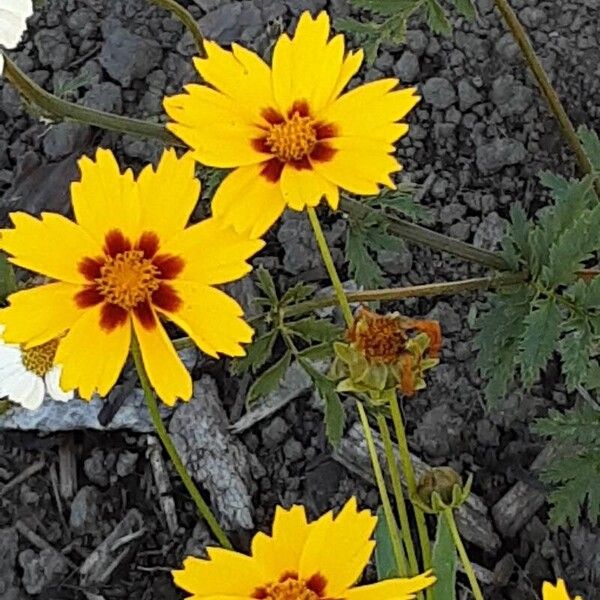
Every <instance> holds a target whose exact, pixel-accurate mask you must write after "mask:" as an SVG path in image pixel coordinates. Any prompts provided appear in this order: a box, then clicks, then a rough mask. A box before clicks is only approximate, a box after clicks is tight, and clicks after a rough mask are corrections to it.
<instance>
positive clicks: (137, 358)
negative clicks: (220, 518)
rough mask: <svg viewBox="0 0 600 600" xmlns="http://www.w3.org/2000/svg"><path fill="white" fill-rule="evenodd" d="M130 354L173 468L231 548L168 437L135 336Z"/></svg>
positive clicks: (213, 527) (200, 510)
mask: <svg viewBox="0 0 600 600" xmlns="http://www.w3.org/2000/svg"><path fill="white" fill-rule="evenodd" d="M131 355H132V356H133V360H134V362H135V368H136V369H137V372H138V374H139V377H140V382H141V384H142V389H143V390H144V397H145V399H146V404H147V405H148V412H149V413H150V418H151V419H152V423H153V424H154V427H155V429H156V433H158V437H159V438H160V441H161V442H162V444H163V446H164V448H165V450H166V451H167V454H168V455H169V458H170V459H171V461H172V463H173V466H174V467H175V470H176V471H177V473H178V474H179V477H181V480H182V481H183V484H184V485H185V487H186V489H187V491H188V493H189V495H190V496H191V498H192V500H193V501H194V503H195V504H196V507H197V508H198V512H199V513H200V515H201V516H202V517H203V518H204V520H205V521H206V523H207V524H208V526H209V527H210V530H211V531H212V532H213V534H214V536H215V538H216V539H217V540H218V542H219V543H220V544H221V546H223V548H228V549H231V543H230V542H229V539H228V538H227V535H226V533H225V532H224V531H223V529H222V528H221V526H220V525H219V523H218V522H217V519H216V518H215V516H214V515H213V513H212V511H211V510H210V507H209V506H208V504H206V502H205V501H204V498H202V495H201V494H200V492H199V491H198V488H197V487H196V485H195V484H194V482H193V481H192V478H191V477H190V474H189V473H188V471H187V469H186V468H185V465H184V464H183V461H182V460H181V457H180V456H179V454H178V452H177V449H176V448H175V445H174V444H173V442H172V440H171V438H170V437H169V433H168V432H167V429H166V427H165V425H164V423H163V422H162V419H161V416H160V412H159V410H158V404H157V403H156V396H155V394H154V390H153V389H152V385H151V384H150V380H149V379H148V374H147V373H146V368H145V367H144V361H143V360H142V355H141V353H140V347H139V344H138V341H137V339H136V338H135V336H133V338H132V340H131Z"/></svg>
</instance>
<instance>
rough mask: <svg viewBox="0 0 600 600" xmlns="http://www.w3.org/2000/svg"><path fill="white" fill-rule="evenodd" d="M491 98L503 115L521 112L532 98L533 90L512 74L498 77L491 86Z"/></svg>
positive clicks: (529, 103)
mask: <svg viewBox="0 0 600 600" xmlns="http://www.w3.org/2000/svg"><path fill="white" fill-rule="evenodd" d="M491 99H492V101H493V102H494V104H495V105H496V106H497V107H498V112H499V113H500V114H501V115H502V116H503V117H508V116H511V115H520V114H523V113H524V112H525V111H526V110H527V109H528V108H529V107H530V106H531V102H532V100H533V92H532V91H531V90H530V89H529V88H528V87H526V86H524V85H523V84H522V83H520V82H519V81H517V80H515V78H514V77H513V76H512V75H502V76H501V77H498V78H497V79H496V80H495V81H494V83H493V86H492V93H491Z"/></svg>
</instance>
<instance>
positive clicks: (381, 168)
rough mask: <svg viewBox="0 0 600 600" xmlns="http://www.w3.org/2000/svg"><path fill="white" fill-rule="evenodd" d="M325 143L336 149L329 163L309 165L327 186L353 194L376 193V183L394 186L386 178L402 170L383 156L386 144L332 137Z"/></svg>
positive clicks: (377, 189)
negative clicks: (327, 183)
mask: <svg viewBox="0 0 600 600" xmlns="http://www.w3.org/2000/svg"><path fill="white" fill-rule="evenodd" d="M329 143H330V145H331V146H332V147H334V148H335V149H336V150H337V152H336V153H335V154H334V155H333V157H332V158H331V160H329V161H323V162H318V161H313V163H312V164H313V168H314V169H315V171H317V173H319V174H320V175H322V176H323V177H325V178H326V179H328V180H329V181H330V182H331V183H334V184H336V185H338V186H339V187H341V188H343V189H345V190H348V191H349V192H352V193H354V194H377V193H379V185H380V184H382V185H386V186H387V187H389V188H392V189H393V188H394V187H395V185H394V182H393V181H392V179H391V178H390V175H391V174H392V173H395V172H397V171H399V170H400V169H401V168H402V167H401V166H400V164H399V163H398V161H397V160H396V159H395V158H394V157H393V156H391V155H390V154H388V153H387V149H388V145H387V144H385V143H382V142H377V141H373V140H361V139H360V138H334V139H332V140H330V141H329Z"/></svg>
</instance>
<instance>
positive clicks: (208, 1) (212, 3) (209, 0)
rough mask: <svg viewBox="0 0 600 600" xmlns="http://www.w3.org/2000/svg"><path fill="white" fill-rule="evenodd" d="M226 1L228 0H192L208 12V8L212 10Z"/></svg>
mask: <svg viewBox="0 0 600 600" xmlns="http://www.w3.org/2000/svg"><path fill="white" fill-rule="evenodd" d="M228 1H229V0H194V3H195V4H197V5H198V6H199V7H200V8H201V9H202V10H204V11H206V12H208V11H209V10H214V9H215V8H219V6H223V5H224V4H227V2H228Z"/></svg>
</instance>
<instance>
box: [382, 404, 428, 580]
mask: <svg viewBox="0 0 600 600" xmlns="http://www.w3.org/2000/svg"><path fill="white" fill-rule="evenodd" d="M377 425H378V426H379V432H380V433H381V439H382V440H383V449H384V452H385V457H386V460H387V464H388V471H389V473H390V479H391V480H392V490H393V492H394V496H395V497H396V506H397V508H398V515H399V517H400V533H402V539H403V540H404V547H405V548H406V553H407V554H408V563H409V565H410V572H409V575H411V576H414V575H417V574H418V573H419V563H418V562H417V555H416V553H415V546H414V544H413V540H412V536H411V533H410V523H409V521H408V512H407V510H406V502H405V500H404V493H403V492H402V484H401V482H400V473H399V472H398V464H397V462H396V457H395V455H394V446H393V445H392V438H391V436H390V430H389V428H388V425H387V422H386V420H385V417H384V416H383V415H382V414H381V413H379V414H377Z"/></svg>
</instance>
